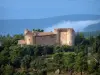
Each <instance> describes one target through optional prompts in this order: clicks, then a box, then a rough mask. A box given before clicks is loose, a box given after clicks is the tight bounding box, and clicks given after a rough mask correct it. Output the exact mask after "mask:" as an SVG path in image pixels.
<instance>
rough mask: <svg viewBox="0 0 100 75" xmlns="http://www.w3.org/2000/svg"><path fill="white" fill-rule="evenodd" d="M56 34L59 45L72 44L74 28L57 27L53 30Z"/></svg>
mask: <svg viewBox="0 0 100 75" xmlns="http://www.w3.org/2000/svg"><path fill="white" fill-rule="evenodd" d="M54 31H55V32H56V34H57V41H56V42H57V44H59V45H69V46H73V45H74V40H75V39H74V37H75V35H74V30H73V29H72V28H59V29H55V30H54Z"/></svg>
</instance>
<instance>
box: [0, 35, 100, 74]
mask: <svg viewBox="0 0 100 75" xmlns="http://www.w3.org/2000/svg"><path fill="white" fill-rule="evenodd" d="M22 38H23V35H14V36H10V35H7V36H0V42H2V45H1V46H0V75H47V74H48V75H53V74H54V75H56V74H60V75H100V36H96V37H92V36H91V37H89V38H85V37H84V35H83V34H82V33H81V34H78V35H77V36H76V38H75V46H73V47H69V46H65V45H64V46H57V45H52V46H40V45H34V46H23V47H21V46H19V45H17V41H18V39H22Z"/></svg>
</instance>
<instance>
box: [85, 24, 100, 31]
mask: <svg viewBox="0 0 100 75" xmlns="http://www.w3.org/2000/svg"><path fill="white" fill-rule="evenodd" d="M84 31H88V32H90V31H100V23H97V24H92V25H89V26H87V27H86V28H84Z"/></svg>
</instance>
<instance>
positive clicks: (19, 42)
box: [18, 40, 26, 44]
mask: <svg viewBox="0 0 100 75" xmlns="http://www.w3.org/2000/svg"><path fill="white" fill-rule="evenodd" d="M18 44H26V43H25V40H18Z"/></svg>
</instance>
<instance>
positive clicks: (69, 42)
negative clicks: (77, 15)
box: [67, 29, 75, 46]
mask: <svg viewBox="0 0 100 75" xmlns="http://www.w3.org/2000/svg"><path fill="white" fill-rule="evenodd" d="M74 40H75V35H74V31H73V30H71V29H69V30H68V31H67V45H69V46H73V45H74Z"/></svg>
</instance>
